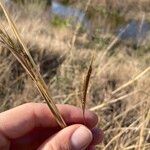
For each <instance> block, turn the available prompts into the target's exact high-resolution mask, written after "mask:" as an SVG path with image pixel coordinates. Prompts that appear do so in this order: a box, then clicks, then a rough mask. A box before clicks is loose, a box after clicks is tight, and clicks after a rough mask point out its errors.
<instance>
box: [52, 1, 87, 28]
mask: <svg viewBox="0 0 150 150" xmlns="http://www.w3.org/2000/svg"><path fill="white" fill-rule="evenodd" d="M51 12H52V13H53V14H55V15H58V16H60V17H63V18H64V19H69V20H71V21H72V23H75V24H78V23H80V24H82V26H83V27H84V28H85V29H86V30H89V28H90V21H89V20H88V19H87V17H86V14H85V13H84V12H83V11H82V10H80V9H77V8H73V7H71V6H66V5H63V4H60V3H58V2H56V1H52V6H51Z"/></svg>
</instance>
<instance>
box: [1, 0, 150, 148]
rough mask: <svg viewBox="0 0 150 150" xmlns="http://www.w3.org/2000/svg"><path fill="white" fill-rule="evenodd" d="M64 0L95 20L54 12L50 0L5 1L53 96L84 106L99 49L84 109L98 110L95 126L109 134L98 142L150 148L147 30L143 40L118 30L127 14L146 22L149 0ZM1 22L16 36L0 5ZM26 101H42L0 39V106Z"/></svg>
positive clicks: (149, 39) (149, 14) (58, 100)
mask: <svg viewBox="0 0 150 150" xmlns="http://www.w3.org/2000/svg"><path fill="white" fill-rule="evenodd" d="M60 3H62V4H63V5H65V6H71V7H73V8H77V9H80V10H83V11H84V12H85V13H86V15H87V18H88V20H90V27H88V28H84V27H83V26H82V25H81V24H76V23H75V22H73V21H72V20H70V19H66V18H61V17H60V16H58V15H55V14H53V13H52V11H51V4H47V3H45V1H39V0H30V1H21V0H20V1H19V0H18V1H17V0H14V1H13V2H9V3H7V4H6V8H7V10H8V12H9V13H10V15H11V17H12V19H13V21H14V22H15V23H16V25H17V28H18V30H19V33H20V34H21V36H22V38H23V40H24V42H25V44H26V46H27V48H28V49H29V52H30V54H31V56H32V57H33V59H34V61H35V62H36V64H37V66H38V70H39V72H40V73H41V74H42V76H43V78H44V81H45V82H46V84H47V86H48V89H49V91H50V93H51V95H52V98H53V99H54V100H55V102H56V103H62V104H71V105H75V106H78V107H80V106H81V101H80V99H81V94H82V87H83V80H84V77H85V75H86V73H87V70H88V67H89V65H90V62H91V59H92V57H93V56H94V61H93V71H92V74H91V78H90V82H89V87H88V93H87V102H86V108H87V109H90V110H91V111H94V112H96V113H97V114H98V116H99V124H98V126H100V127H101V128H102V129H103V131H104V133H105V138H104V141H103V143H102V144H100V145H98V146H97V149H100V150H149V149H150V30H149V31H147V34H146V37H145V38H144V39H142V41H138V43H135V42H134V41H133V40H134V38H133V39H129V40H122V39H121V38H120V37H121V36H120V35H119V34H116V32H117V29H118V28H119V27H120V26H125V25H127V24H128V22H130V20H136V21H137V22H140V25H141V26H142V23H143V22H147V23H148V24H149V23H150V19H149V18H150V8H149V6H150V1H149V0H139V1H138V2H137V1H136V0H131V1H129V0H123V1H122V2H120V1H119V0H116V1H114V0H93V1H92V2H91V1H90V0H83V1H82V2H81V1H73V0H72V1H69V0H68V1H67V0H66V1H65V0H62V1H60ZM0 27H2V28H3V29H4V30H5V31H7V33H8V34H9V36H11V37H12V38H13V37H14V35H13V34H12V32H11V30H10V26H9V25H8V22H7V20H6V18H5V16H4V14H3V12H2V10H1V9H0ZM141 28H142V27H141ZM14 41H15V42H16V44H17V42H18V41H17V40H15V38H14ZM27 102H44V100H43V99H42V98H41V96H40V94H39V92H38V91H37V89H36V87H35V86H34V84H33V82H32V80H31V78H30V77H29V76H28V75H27V73H26V72H25V71H24V69H23V68H22V66H21V65H20V64H19V62H18V61H17V60H16V58H15V57H14V56H13V55H12V54H11V52H10V51H9V50H8V49H7V48H4V47H3V46H2V45H1V44H0V112H2V111H5V110H8V109H10V108H13V107H15V106H18V105H21V104H23V103H27Z"/></svg>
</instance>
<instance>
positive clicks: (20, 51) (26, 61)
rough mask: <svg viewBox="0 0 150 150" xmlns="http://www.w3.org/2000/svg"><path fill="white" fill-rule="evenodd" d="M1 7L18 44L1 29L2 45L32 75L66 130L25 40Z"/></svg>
mask: <svg viewBox="0 0 150 150" xmlns="http://www.w3.org/2000/svg"><path fill="white" fill-rule="evenodd" d="M0 6H1V8H2V10H3V12H4V14H5V16H6V18H7V20H8V23H9V25H10V27H11V29H12V31H13V33H14V35H15V37H16V39H17V42H14V40H12V38H11V37H10V36H9V35H8V34H7V33H6V32H4V31H3V30H2V29H0V43H1V44H2V45H3V46H4V47H6V48H7V49H9V50H10V51H11V52H12V54H13V55H14V56H15V57H16V59H17V60H18V61H19V62H20V63H21V65H22V66H23V67H24V69H25V70H26V71H27V73H28V74H29V75H30V77H31V78H32V80H33V81H34V83H35V85H36V86H37V89H38V90H39V92H40V93H41V95H42V97H43V98H44V99H45V101H46V103H47V105H48V106H49V108H50V110H51V111H52V113H53V115H54V117H55V119H56V121H57V122H58V124H59V125H60V126H61V127H62V128H64V127H66V123H65V121H64V119H63V118H62V116H61V114H60V112H59V111H58V109H57V107H56V105H55V103H54V101H53V99H52V98H51V96H50V94H49V92H48V89H47V86H46V84H45V82H44V80H43V78H42V76H41V75H40V73H39V71H38V69H37V67H36V64H35V63H34V60H33V59H32V57H31V55H30V53H29V52H28V50H27V48H26V46H25V44H24V42H23V40H22V39H21V37H20V35H19V33H18V31H17V28H16V26H15V24H14V22H13V21H12V20H11V18H10V16H9V14H8V12H7V10H6V9H5V7H4V5H3V4H2V2H0Z"/></svg>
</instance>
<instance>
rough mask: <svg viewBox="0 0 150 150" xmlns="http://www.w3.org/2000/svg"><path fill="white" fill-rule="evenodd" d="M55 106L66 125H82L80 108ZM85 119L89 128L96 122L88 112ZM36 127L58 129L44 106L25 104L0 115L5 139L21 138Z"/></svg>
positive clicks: (94, 117) (1, 130)
mask: <svg viewBox="0 0 150 150" xmlns="http://www.w3.org/2000/svg"><path fill="white" fill-rule="evenodd" d="M57 106H58V109H59V111H60V113H61V114H62V116H63V118H64V120H65V121H66V123H67V124H68V125H70V124H83V123H84V119H83V115H82V110H81V109H80V108H77V107H74V106H71V105H57ZM85 119H86V122H87V124H86V125H87V126H88V127H89V128H93V127H94V126H95V125H96V124H97V122H98V119H97V116H96V115H95V114H94V113H92V112H90V111H86V113H85ZM36 127H43V128H45V127H50V128H54V127H58V124H57V122H56V120H55V118H54V116H53V115H52V113H51V111H50V110H49V108H48V106H47V105H46V104H42V103H27V104H24V105H21V106H18V107H16V108H14V109H11V110H8V111H6V112H3V113H1V114H0V132H2V133H3V134H4V135H5V136H6V137H7V138H11V139H14V138H18V137H21V136H23V135H25V134H26V133H28V132H30V131H31V130H32V129H34V128H36Z"/></svg>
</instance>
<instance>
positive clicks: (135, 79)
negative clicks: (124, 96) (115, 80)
mask: <svg viewBox="0 0 150 150" xmlns="http://www.w3.org/2000/svg"><path fill="white" fill-rule="evenodd" d="M149 71H150V66H149V67H147V68H146V69H145V70H144V71H142V72H141V73H140V74H138V75H137V76H136V77H134V78H133V79H132V80H130V81H128V82H127V83H125V84H124V85H122V86H121V87H119V88H118V89H116V90H115V91H113V92H112V94H113V95H114V94H116V93H117V92H119V91H121V90H122V89H124V88H126V87H127V86H129V85H131V84H132V83H134V82H135V81H137V80H139V79H140V78H141V77H142V76H143V75H145V74H146V73H147V72H149Z"/></svg>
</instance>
